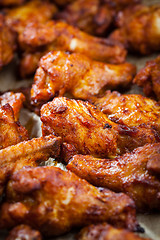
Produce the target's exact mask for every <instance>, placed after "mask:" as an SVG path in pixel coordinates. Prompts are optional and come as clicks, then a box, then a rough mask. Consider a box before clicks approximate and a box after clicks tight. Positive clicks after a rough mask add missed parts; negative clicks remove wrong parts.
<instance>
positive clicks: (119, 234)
mask: <svg viewBox="0 0 160 240" xmlns="http://www.w3.org/2000/svg"><path fill="white" fill-rule="evenodd" d="M76 239H77V240H113V239H114V240H149V238H142V237H140V236H138V235H136V234H134V233H132V232H129V231H128V230H126V229H122V228H121V229H118V228H114V227H113V226H111V225H109V224H107V223H103V224H98V225H90V226H88V227H85V228H83V229H82V230H81V231H80V233H79V234H78V235H77V237H76Z"/></svg>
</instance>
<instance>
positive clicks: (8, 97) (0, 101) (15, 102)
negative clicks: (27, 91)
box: [0, 92, 25, 121]
mask: <svg viewBox="0 0 160 240" xmlns="http://www.w3.org/2000/svg"><path fill="white" fill-rule="evenodd" d="M24 101H25V96H24V95H23V94H22V93H14V92H6V93H4V94H2V95H0V105H2V106H3V105H5V104H7V103H8V104H9V105H10V106H11V107H12V109H13V112H14V117H15V120H16V121H18V119H19V112H20V110H21V108H22V106H23V102H24Z"/></svg>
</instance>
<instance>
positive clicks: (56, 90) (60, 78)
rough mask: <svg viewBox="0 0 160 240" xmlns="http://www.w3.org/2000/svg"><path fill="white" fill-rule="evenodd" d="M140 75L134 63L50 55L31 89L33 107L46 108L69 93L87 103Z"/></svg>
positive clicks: (42, 59) (74, 55) (42, 60)
mask: <svg viewBox="0 0 160 240" xmlns="http://www.w3.org/2000/svg"><path fill="white" fill-rule="evenodd" d="M135 73H136V67H135V66H134V65H132V64H130V63H123V64H119V65H113V64H105V63H101V62H96V61H93V60H91V59H90V58H88V57H86V56H85V55H82V54H80V53H72V54H69V53H64V52H60V51H58V52H57V51H56V52H50V53H48V54H46V55H45V56H44V57H42V58H41V60H40V63H39V68H38V70H37V71H36V74H35V77H34V84H33V85H32V89H31V100H32V103H33V105H42V104H43V103H45V102H47V101H48V100H50V99H52V98H53V97H54V96H55V95H56V96H63V95H64V93H65V92H69V93H70V94H72V96H73V97H74V98H78V99H84V100H87V99H88V98H89V97H90V96H94V95H97V94H99V93H100V92H104V89H105V88H110V89H115V88H118V87H120V86H121V87H127V86H128V85H129V84H130V83H131V81H132V79H133V76H134V75H135Z"/></svg>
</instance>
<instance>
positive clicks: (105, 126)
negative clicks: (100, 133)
mask: <svg viewBox="0 0 160 240" xmlns="http://www.w3.org/2000/svg"><path fill="white" fill-rule="evenodd" d="M106 128H109V129H110V128H112V125H109V124H108V123H106V124H105V125H104V127H103V129H106Z"/></svg>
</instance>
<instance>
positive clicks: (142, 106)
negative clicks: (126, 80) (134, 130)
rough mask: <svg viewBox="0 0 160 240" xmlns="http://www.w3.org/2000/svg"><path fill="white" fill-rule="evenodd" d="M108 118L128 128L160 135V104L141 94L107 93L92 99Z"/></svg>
mask: <svg viewBox="0 0 160 240" xmlns="http://www.w3.org/2000/svg"><path fill="white" fill-rule="evenodd" d="M92 103H94V104H95V105H96V106H97V107H98V108H99V109H100V110H101V111H102V112H103V113H105V114H106V115H107V117H108V118H109V119H110V120H111V121H113V122H116V123H118V124H124V125H126V126H128V127H139V128H140V127H141V128H152V129H154V130H156V131H157V134H159V135H160V104H159V103H157V102H156V101H154V100H152V99H150V98H147V97H143V96H142V95H139V94H124V95H122V94H120V93H118V92H112V93H111V91H107V92H106V93H105V94H104V96H103V97H100V98H96V97H95V98H94V97H93V98H92Z"/></svg>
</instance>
